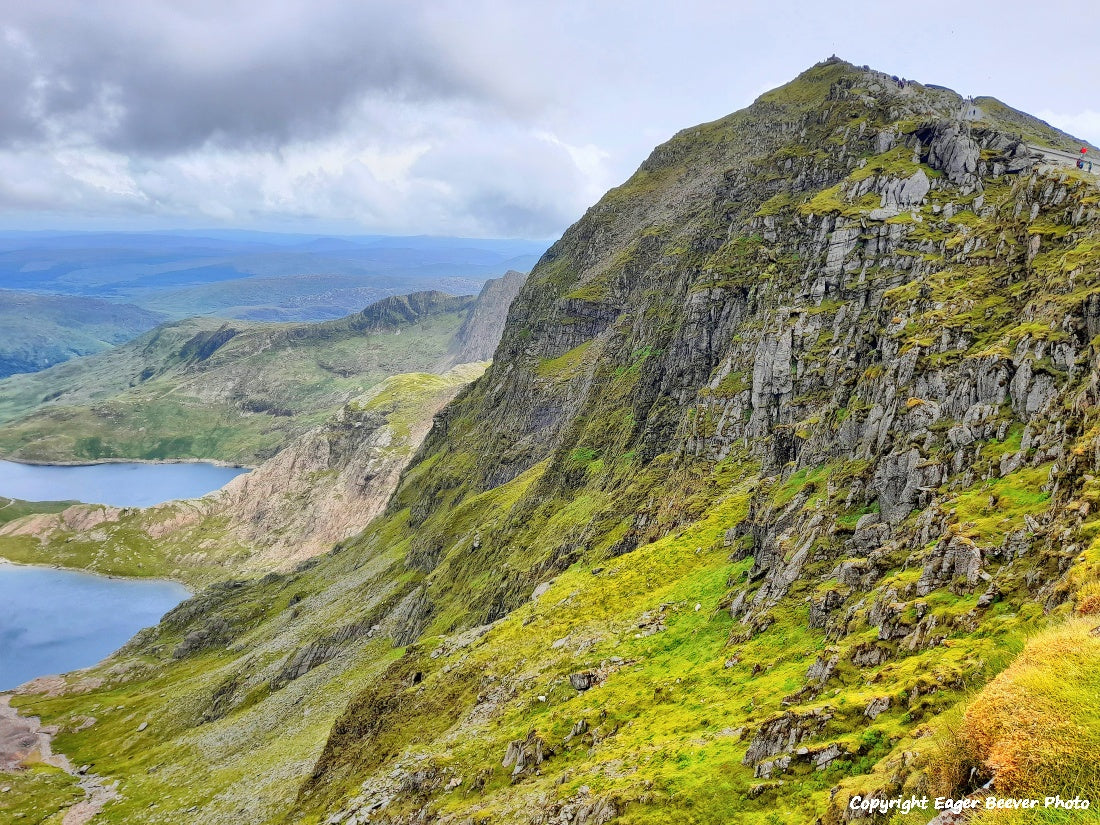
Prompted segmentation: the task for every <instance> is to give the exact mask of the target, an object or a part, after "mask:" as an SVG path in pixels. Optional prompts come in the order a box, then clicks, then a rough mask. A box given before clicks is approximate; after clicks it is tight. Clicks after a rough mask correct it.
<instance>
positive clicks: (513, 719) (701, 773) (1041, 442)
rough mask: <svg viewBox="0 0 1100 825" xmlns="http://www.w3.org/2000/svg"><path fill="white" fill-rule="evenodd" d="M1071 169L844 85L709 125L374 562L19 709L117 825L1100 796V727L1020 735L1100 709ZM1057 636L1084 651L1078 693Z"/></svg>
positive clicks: (355, 544) (1086, 289)
mask: <svg viewBox="0 0 1100 825" xmlns="http://www.w3.org/2000/svg"><path fill="white" fill-rule="evenodd" d="M1022 133H1023V134H1022ZM1021 137H1024V138H1026V140H1022V139H1021ZM1036 142H1039V143H1043V144H1045V145H1048V146H1053V147H1061V148H1068V147H1072V146H1073V145H1074V141H1073V139H1072V138H1070V137H1069V136H1067V135H1064V134H1062V133H1060V132H1057V131H1055V130H1053V129H1051V128H1050V127H1049V126H1048V125H1046V124H1044V123H1042V122H1041V121H1038V120H1036V119H1034V118H1030V117H1028V116H1027V115H1024V114H1023V113H1019V112H1015V111H1013V110H1010V109H1008V108H1007V107H1005V106H1004V105H1003V104H997V105H993V103H992V102H990V101H987V100H986V99H979V103H978V105H977V106H976V107H975V106H970V105H964V101H962V99H961V98H960V97H959V96H958V95H956V94H955V93H953V92H951V91H949V90H947V89H943V88H941V87H931V86H922V85H921V84H919V83H912V82H909V83H902V82H901V81H898V80H897V79H896V78H892V77H891V76H889V75H884V74H882V73H879V72H875V71H872V70H869V69H866V68H858V67H855V66H851V65H849V64H847V63H844V62H842V61H839V60H835V59H832V60H829V61H826V62H824V63H822V64H818V65H817V66H815V67H813V68H811V69H810V70H808V71H807V72H805V73H804V74H802V75H800V76H799V77H798V78H796V79H795V80H794V81H792V82H791V83H790V84H788V85H786V86H783V87H781V88H779V89H776V90H774V91H772V92H768V93H766V94H764V95H762V96H761V97H760V98H759V99H758V100H757V101H756V102H755V103H754V104H753V105H752V106H750V107H748V108H747V109H745V110H742V111H741V112H737V113H735V114H733V115H731V116H729V117H727V118H724V119H722V120H719V121H715V122H713V123H709V124H703V125H701V126H698V127H695V128H692V129H688V130H685V131H683V132H681V133H679V134H678V135H676V136H675V137H674V138H672V140H670V141H669V142H667V143H666V144H663V145H662V146H659V147H657V149H655V150H654V152H653V154H652V155H651V156H650V158H649V159H648V160H647V161H646V162H645V163H643V164H642V166H641V168H640V169H639V170H638V172H637V173H636V174H635V175H634V176H633V177H631V178H630V179H629V180H628V181H627V182H626V183H624V184H623V185H622V186H620V187H618V188H616V189H613V190H611V191H610V192H609V193H607V195H605V197H604V198H603V199H602V200H601V201H600V202H599V203H598V204H597V205H595V206H594V207H593V208H592V209H590V210H589V211H588V213H587V214H586V215H585V216H584V217H583V218H582V219H581V220H580V221H578V222H577V223H576V224H575V225H574V226H572V227H571V228H570V229H569V230H568V231H567V232H566V233H565V235H564V236H563V237H562V239H561V240H560V241H558V242H557V243H556V244H555V245H554V246H553V247H551V249H550V250H549V251H548V252H547V253H546V255H545V256H544V257H543V258H542V260H541V261H540V262H539V264H538V266H537V267H536V268H535V269H534V270H533V272H532V274H531V276H530V277H529V278H528V280H527V282H526V284H525V285H524V286H523V288H522V290H521V291H520V293H519V296H518V297H517V299H516V300H515V302H514V303H513V304H512V306H511V309H510V311H509V314H508V321H507V323H506V325H505V329H504V336H503V339H502V340H501V343H500V345H499V347H498V348H497V351H496V354H495V356H494V359H493V363H492V365H491V366H490V367H489V368H488V370H487V371H486V372H485V374H484V375H483V376H482V377H481V378H479V379H478V380H477V381H475V382H474V383H473V384H472V385H470V386H469V387H468V388H466V389H465V390H463V391H462V392H461V393H460V394H459V395H458V396H457V398H456V399H455V400H454V401H453V402H452V403H451V404H449V405H448V406H447V407H446V408H444V409H443V410H442V412H440V413H439V415H438V416H437V417H436V421H435V424H434V426H433V428H432V430H431V432H430V433H429V435H428V437H427V439H426V440H425V442H424V444H423V445H422V446H421V447H420V449H419V451H418V453H417V456H416V458H415V459H414V460H413V462H412V463H411V464H410V465H409V467H408V469H407V470H406V471H405V472H404V474H403V477H402V480H401V483H400V485H399V486H398V488H397V490H396V492H395V493H394V495H393V497H392V498H391V500H390V501H389V504H388V506H387V508H386V510H385V512H384V513H382V514H381V515H380V516H379V517H378V518H375V519H374V520H373V521H371V523H370V524H369V525H367V526H366V529H365V530H363V532H362V533H361V534H359V535H358V536H356V537H354V538H351V539H348V540H345V541H342V542H340V543H339V544H337V545H336V547H335V548H334V549H333V550H332V551H331V552H330V553H328V554H326V555H323V556H319V557H317V558H314V559H311V560H309V561H308V562H306V563H304V564H302V565H299V566H298V567H297V568H295V569H293V570H291V571H287V572H282V573H270V574H268V575H266V576H263V577H262V578H259V579H254V580H250V581H243V580H241V581H237V580H234V581H229V582H224V583H221V584H218V585H215V586H213V587H211V588H209V589H207V590H205V591H203V592H202V593H200V594H199V595H197V596H196V597H195V598H194V599H192V600H190V601H189V602H185V603H184V604H183V605H181V606H180V607H178V608H176V609H175V610H174V611H172V613H170V614H169V615H168V616H166V617H165V619H164V621H163V622H162V623H161V624H160V625H159V626H158V627H157V628H154V629H150V630H148V631H145V632H143V633H142V634H139V636H138V637H136V638H135V639H134V640H133V641H132V642H131V643H130V644H128V645H127V647H126V648H125V649H124V650H123V651H121V652H120V653H119V654H118V655H117V656H116V657H114V658H113V659H112V660H109V661H108V662H107V663H105V664H103V665H101V666H99V667H98V668H96V669H94V670H92V671H89V672H84V673H80V674H74V675H71V676H70V677H68V679H67V682H66V685H65V686H64V687H60V688H58V687H56V686H54V687H52V688H51V689H50V690H49V691H44V690H42V689H41V688H35V687H34V686H32V687H31V688H30V689H28V690H27V691H25V692H23V693H22V694H20V695H18V696H17V697H15V700H14V703H15V704H16V705H17V706H18V707H20V708H21V709H22V710H23V711H24V712H27V713H33V714H36V715H40V716H41V717H42V718H43V720H44V721H46V722H48V723H51V724H56V725H58V726H59V730H60V732H59V734H58V736H57V739H56V744H57V746H58V748H59V749H60V750H62V751H64V752H65V753H68V754H70V755H71V757H72V758H73V760H74V761H75V762H76V763H78V764H81V763H87V764H90V765H92V766H93V768H94V770H95V772H96V773H98V774H100V775H103V776H105V777H108V778H111V779H117V780H118V781H119V783H120V784H119V790H120V794H121V795H120V798H119V799H118V800H117V801H115V802H112V803H110V804H109V805H108V806H107V807H106V808H105V809H104V810H103V812H102V814H101V815H100V817H101V819H102V820H103V821H104V822H117V823H138V822H141V823H152V822H171V823H204V825H206V823H230V822H233V823H311V824H313V823H327V824H328V825H338V824H339V825H362V823H365V822H370V823H390V825H397V823H410V824H411V823H455V825H457V823H489V822H505V823H513V822H523V823H532V825H535V824H541V823H546V825H549V823H574V825H593V824H594V823H608V822H621V823H633V824H634V825H637V824H638V823H667V822H688V823H690V822H699V823H703V822H729V823H805V822H818V821H820V822H822V823H839V822H843V821H849V820H852V819H856V818H861V812H859V811H858V810H855V811H854V810H852V809H850V808H849V807H848V803H849V800H850V799H852V798H854V797H855V796H860V797H863V798H866V797H871V798H875V799H887V798H889V797H893V796H895V795H898V794H908V793H911V792H915V793H929V794H932V795H940V794H943V795H954V796H958V795H960V794H966V793H969V792H972V791H975V790H976V789H977V788H979V787H980V786H982V785H983V784H984V783H986V782H987V781H992V783H993V787H994V788H995V789H996V790H998V791H1004V792H1006V793H1007V792H1011V791H1012V790H1013V789H1014V788H1033V787H1034V788H1050V789H1051V791H1052V792H1053V791H1060V790H1061V789H1063V788H1064V789H1066V790H1067V791H1068V790H1073V791H1074V792H1076V793H1080V794H1081V795H1086V794H1088V793H1092V794H1093V795H1096V794H1097V793H1100V788H1096V787H1094V783H1095V781H1096V778H1095V777H1094V776H1092V775H1091V774H1089V775H1086V774H1078V775H1076V776H1077V778H1076V779H1074V780H1071V781H1070V782H1068V783H1067V782H1066V781H1065V779H1064V777H1065V776H1067V775H1068V774H1067V773H1066V770H1065V769H1066V767H1067V766H1071V765H1074V764H1077V763H1078V762H1080V763H1087V762H1088V760H1090V759H1092V760H1094V754H1092V753H1091V751H1090V750H1089V749H1090V748H1091V747H1092V741H1093V739H1092V738H1090V736H1089V735H1088V733H1087V726H1084V725H1082V724H1081V722H1080V719H1079V718H1078V717H1074V718H1073V719H1071V720H1069V721H1070V722H1071V723H1072V724H1073V725H1075V726H1076V727H1075V730H1076V729H1081V728H1083V729H1084V730H1085V733H1084V734H1082V735H1080V736H1077V737H1076V738H1075V739H1073V738H1071V739H1068V740H1065V741H1062V740H1058V739H1057V738H1056V737H1057V735H1058V733H1057V731H1058V726H1057V725H1045V724H1043V725H1040V724H1037V725H1036V726H1034V727H1033V728H1031V729H1029V730H1028V731H1026V732H1023V733H1021V732H1020V731H1019V730H1018V729H1014V728H1013V726H1012V725H1013V720H1012V719H1011V718H1009V719H1006V718H1005V714H1004V712H1003V708H1002V707H1000V704H999V703H1000V702H1003V701H1004V698H1003V697H1009V699H1010V701H1012V702H1014V703H1019V704H1021V705H1027V704H1029V703H1032V702H1034V713H1035V714H1036V717H1035V718H1036V720H1037V721H1040V722H1044V723H1045V722H1046V721H1049V719H1051V718H1052V717H1054V716H1056V715H1057V712H1058V710H1057V709H1058V708H1059V707H1061V706H1063V705H1064V703H1065V702H1066V701H1067V699H1066V697H1067V696H1068V697H1072V696H1073V695H1075V693H1080V692H1087V691H1088V689H1089V688H1088V684H1086V683H1083V682H1080V683H1075V682H1074V681H1073V680H1074V679H1077V678H1078V677H1077V676H1075V674H1083V676H1081V677H1080V678H1082V679H1084V678H1085V677H1087V676H1088V674H1089V662H1091V661H1092V659H1090V658H1089V657H1091V656H1093V654H1094V652H1095V651H1094V650H1093V647H1094V645H1092V643H1091V641H1087V644H1083V643H1085V642H1086V640H1091V639H1092V638H1093V636H1092V633H1093V631H1092V630H1091V628H1092V626H1093V625H1094V624H1095V622H1096V615H1097V613H1098V612H1100V607H1098V599H1097V593H1098V590H1097V588H1098V587H1100V585H1098V577H1100V540H1098V536H1100V519H1098V514H1097V510H1096V507H1097V504H1098V503H1100V499H1098V496H1100V487H1098V484H1100V481H1098V479H1100V450H1098V449H1097V447H1098V442H1097V438H1098V437H1100V417H1098V414H1097V409H1098V404H1100V398H1098V396H1097V394H1098V387H1097V383H1096V380H1095V376H1096V374H1097V371H1098V366H1100V364H1098V363H1097V359H1098V358H1100V353H1098V351H1097V349H1096V346H1095V344H1094V341H1095V338H1096V336H1097V335H1098V334H1100V213H1098V202H1100V190H1098V189H1097V183H1096V179H1095V178H1094V177H1092V176H1090V175H1087V174H1084V173H1081V172H1079V171H1078V170H1075V169H1063V168H1056V167H1051V166H1050V165H1048V164H1047V163H1046V162H1045V161H1044V160H1043V159H1042V157H1041V156H1039V155H1037V154H1035V153H1034V150H1033V149H1032V148H1031V145H1032V144H1035V143H1036ZM1029 639H1030V640H1031V642H1030V644H1029V643H1028V640H1029ZM1048 644H1049V645H1062V646H1066V647H1067V649H1069V648H1071V647H1072V646H1073V645H1077V647H1078V648H1080V653H1079V658H1077V659H1074V661H1073V663H1072V664H1073V667H1072V668H1067V669H1066V670H1065V672H1064V673H1063V674H1061V678H1062V679H1063V681H1064V682H1065V683H1066V684H1065V686H1064V687H1063V688H1060V689H1054V688H1052V683H1053V682H1055V681H1057V679H1058V678H1059V676H1058V675H1057V674H1055V673H1052V670H1054V669H1056V668H1058V666H1059V665H1058V657H1053V659H1052V657H1050V656H1045V655H1043V652H1042V648H1043V646H1044V645H1048ZM1021 651H1023V653H1020V652H1021ZM1017 654H1020V655H1019V658H1018V659H1017V661H1016V662H1015V663H1013V659H1014V658H1016V656H1017ZM998 674H1000V675H998ZM999 697H1001V698H999ZM88 719H94V721H93V722H92V723H91V724H88V722H87V720H88ZM960 720H961V721H962V722H963V724H960ZM1021 737H1023V739H1024V741H1025V742H1026V750H1030V751H1033V752H1049V753H1051V754H1055V755H1056V758H1055V759H1054V761H1053V763H1050V764H1028V765H1026V766H1024V767H1026V771H1024V772H1023V773H1021V770H1020V764H1021V761H1020V754H1021V752H1022V751H1021V748H1020V747H1019V743H1020V738H1021ZM1021 776H1026V780H1024V779H1021V778H1020V777H1021ZM24 781H25V782H26V783H29V782H30V781H31V780H30V779H26V780H24ZM1074 783H1077V784H1076V786H1074ZM24 787H27V786H26V785H21V786H20V788H21V789H22V788H24ZM20 792H21V793H22V792H23V791H22V790H20ZM60 792H61V791H60V790H58V789H57V788H56V787H54V786H51V787H50V793H54V794H58V793H60ZM45 793H46V791H43V794H45ZM931 815H932V813H931V812H924V813H923V815H922V813H921V812H919V811H918V812H914V813H912V814H906V815H904V816H903V815H900V814H899V815H897V816H895V817H894V819H895V820H897V821H905V822H925V821H927V820H928V819H929V818H930V817H931ZM1090 815H1091V814H1090ZM922 816H923V818H922ZM983 816H985V819H983V821H1005V818H1004V817H1003V816H1001V815H998V814H989V815H983ZM1010 816H1011V817H1012V818H1011V819H1009V820H1008V821H1013V822H1028V821H1029V822H1040V821H1044V822H1045V821H1061V820H1058V819H1057V818H1054V819H1052V818H1051V817H1050V815H1048V814H1047V813H1046V812H1042V811H1040V812H1038V813H1036V814H1035V816H1032V817H1031V818H1028V816H1027V815H1025V816H1023V818H1021V817H1020V815H1018V814H1011V815H1010ZM882 819H885V818H882Z"/></svg>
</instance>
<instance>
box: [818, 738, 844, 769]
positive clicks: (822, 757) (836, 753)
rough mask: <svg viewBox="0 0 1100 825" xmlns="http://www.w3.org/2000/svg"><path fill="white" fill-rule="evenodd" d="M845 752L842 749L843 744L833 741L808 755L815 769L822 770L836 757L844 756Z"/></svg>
mask: <svg viewBox="0 0 1100 825" xmlns="http://www.w3.org/2000/svg"><path fill="white" fill-rule="evenodd" d="M845 753H846V751H845V750H844V748H843V746H841V745H840V744H838V743H836V742H833V743H832V744H830V745H827V746H826V747H824V748H822V749H821V750H819V751H816V752H814V753H812V754H811V756H810V761H811V762H812V763H813V766H814V769H815V770H819V771H823V770H825V769H826V768H827V767H829V765H831V764H832V763H833V762H835V761H836V760H837V759H839V758H840V757H842V756H844V755H845Z"/></svg>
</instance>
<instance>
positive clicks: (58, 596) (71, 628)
mask: <svg viewBox="0 0 1100 825" xmlns="http://www.w3.org/2000/svg"><path fill="white" fill-rule="evenodd" d="M189 596H190V593H188V591H187V588H185V587H184V586H183V585H180V584H176V583H175V582H165V581H143V580H136V579H109V578H106V577H104V576H93V575H89V574H87V573H74V572H72V571H69V570H53V569H51V568H46V567H20V566H18V565H12V564H3V563H0V690H9V689H11V688H13V687H15V686H16V685H21V684H22V683H23V682H26V681H27V680H28V679H33V678H34V677H36V676H47V675H50V674H53V673H64V672H66V671H69V670H76V669H77V668H82V667H89V666H91V665H94V664H95V663H96V662H98V661H100V660H101V659H103V658H105V657H106V656H108V655H110V654H111V653H113V652H114V651H116V650H118V648H120V647H122V645H123V644H125V643H126V641H127V640H129V638H130V637H131V636H133V635H134V634H135V633H136V632H137V631H139V630H141V628H143V627H149V626H150V625H155V624H156V623H157V622H158V621H160V617H161V616H163V615H164V614H165V613H167V612H168V611H169V610H171V609H172V608H173V607H175V606H176V605H177V604H179V603H180V602H181V601H183V600H184V599H186V598H188V597H189Z"/></svg>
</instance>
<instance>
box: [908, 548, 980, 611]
mask: <svg viewBox="0 0 1100 825" xmlns="http://www.w3.org/2000/svg"><path fill="white" fill-rule="evenodd" d="M981 569H982V551H981V550H980V549H979V548H978V545H976V544H975V543H974V542H973V541H971V540H970V539H968V538H967V537H966V536H961V535H955V536H951V537H950V538H949V539H944V540H942V541H941V542H940V543H939V544H937V545H936V546H935V547H934V548H932V550H930V551H929V552H928V555H927V556H926V557H925V560H924V568H923V570H922V571H921V576H920V579H919V580H918V581H917V595H918V596H927V595H928V594H929V593H931V592H932V591H933V590H935V589H936V588H938V587H943V586H945V585H948V584H950V585H952V586H953V587H955V588H956V589H958V590H962V591H966V590H969V589H971V588H973V587H974V585H976V584H977V583H978V581H979V580H980V573H981Z"/></svg>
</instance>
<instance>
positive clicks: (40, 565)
mask: <svg viewBox="0 0 1100 825" xmlns="http://www.w3.org/2000/svg"><path fill="white" fill-rule="evenodd" d="M4 565H10V566H12V567H30V568H34V569H35V570H57V571H59V572H63V573H80V574H82V575H85V576H95V577H96V578H97V579H110V580H111V581H120V582H170V583H172V584H178V585H180V586H181V587H183V589H184V590H186V591H187V598H188V599H189V598H191V597H192V596H194V595H195V593H197V592H198V590H196V589H194V587H195V583H194V582H192V581H187V580H186V579H182V578H175V577H173V576H170V575H167V574H164V573H158V574H157V575H155V576H123V575H120V574H118V573H100V572H99V571H97V570H89V569H88V568H87V567H70V566H69V565H66V564H47V563H46V562H33V561H14V560H13V559H9V558H8V557H7V556H5V555H3V551H0V568H3V567H4ZM184 601H186V599H185V600H184ZM0 692H2V691H0Z"/></svg>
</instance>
